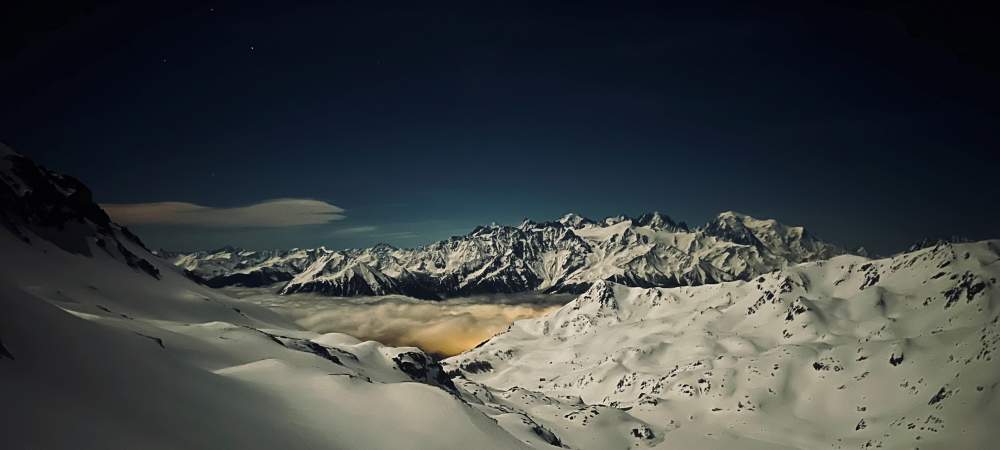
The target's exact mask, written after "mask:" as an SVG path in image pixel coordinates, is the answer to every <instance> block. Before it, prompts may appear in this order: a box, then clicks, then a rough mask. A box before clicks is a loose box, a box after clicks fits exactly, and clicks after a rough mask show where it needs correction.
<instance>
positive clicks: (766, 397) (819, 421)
mask: <svg viewBox="0 0 1000 450" xmlns="http://www.w3.org/2000/svg"><path fill="white" fill-rule="evenodd" d="M729 229H730V230H734V231H732V233H734V234H735V235H741V236H742V237H740V238H739V239H742V240H743V241H744V242H749V239H751V238H753V239H758V240H761V241H763V242H765V243H766V242H768V240H767V239H766V238H765V239H762V238H761V237H760V234H757V233H751V234H746V233H745V232H743V231H741V229H740V228H739V227H738V226H735V227H732V228H729ZM751 235H752V236H751ZM734 238H737V237H736V236H734ZM998 279H1000V241H998V240H993V241H982V242H975V243H963V244H953V243H946V242H942V243H938V244H936V245H932V246H930V247H926V248H923V249H920V250H917V251H914V252H910V253H904V254H900V255H897V256H894V257H892V258H886V259H878V260H870V259H866V258H863V257H859V256H850V255H845V256H838V257H834V258H832V259H830V260H826V261H820V262H814V263H808V264H801V265H797V266H794V267H787V268H784V269H782V270H778V271H775V272H772V273H769V274H765V275H759V276H756V277H754V278H753V279H751V280H748V281H735V282H727V283H720V284H714V285H706V286H696V287H677V288H670V289H663V288H635V287H628V286H624V285H621V284H617V283H612V282H609V281H600V282H597V283H594V284H593V285H592V286H591V288H590V289H589V290H588V291H587V292H585V293H584V294H582V295H580V296H579V297H578V298H576V299H575V300H573V301H572V302H570V303H568V304H566V305H565V306H564V307H563V308H561V309H559V310H557V311H554V312H552V313H550V314H548V315H546V316H543V317H540V318H535V319H529V320H523V321H518V322H515V323H514V324H513V325H512V326H511V327H510V328H509V329H508V330H507V331H505V332H503V333H501V334H499V335H497V336H495V337H493V338H492V339H490V340H489V341H487V342H485V343H483V344H481V345H480V346H478V347H476V348H475V349H473V350H470V351H468V352H466V353H464V354H461V355H458V356H455V357H453V358H450V359H447V360H445V361H444V364H445V367H446V368H447V369H449V370H452V371H453V372H455V373H458V374H461V377H459V378H457V379H456V384H458V385H459V387H460V389H462V390H463V392H467V393H478V394H477V395H476V396H477V398H480V399H482V401H483V403H484V404H486V405H490V404H494V405H498V406H494V407H495V408H501V407H502V408H508V409H509V410H512V411H520V412H523V413H525V414H528V415H530V416H531V418H532V419H533V420H534V421H536V422H538V423H540V424H544V425H546V426H548V427H550V428H552V429H554V430H567V429H568V430H570V431H569V432H562V433H560V437H561V438H562V440H563V442H565V443H566V444H568V445H569V446H570V447H572V448H596V447H594V446H593V445H591V444H589V443H588V442H586V438H584V437H583V436H586V437H590V436H589V435H588V434H587V433H588V431H587V430H588V429H590V432H591V433H592V432H594V431H593V430H592V429H591V428H592V425H588V424H593V423H596V422H598V421H600V420H601V419H600V418H601V417H605V416H608V414H610V412H614V415H613V416H608V417H609V418H610V417H614V420H616V421H619V422H621V423H623V424H633V425H632V427H633V428H634V429H635V430H637V431H634V432H628V431H626V430H625V427H624V426H622V427H621V430H620V432H621V433H622V436H623V437H622V438H621V439H620V440H619V441H616V442H610V443H608V445H607V448H623V443H627V442H628V439H633V440H635V439H652V440H653V441H655V440H657V439H665V440H666V442H671V443H673V444H674V445H680V446H681V447H685V448H704V447H711V448H737V447H738V448H753V447H759V448H774V447H775V446H788V447H794V448H822V447H830V446H833V447H838V448H859V447H860V448H877V447H882V448H899V447H902V446H907V445H912V444H919V447H920V448H944V447H948V446H957V447H963V448H986V447H990V445H991V444H989V442H991V439H994V438H995V431H993V430H992V427H993V426H994V425H992V424H995V423H996V421H997V420H1000V359H997V358H996V356H997V351H998V350H1000V323H998V322H1000V285H998V284H997V283H998V282H997V280H998ZM581 401H582V403H583V404H584V405H590V406H584V405H581ZM542 405H545V406H544V408H543V407H541V406H542ZM820 405H822V406H820ZM608 407H613V408H608ZM609 410H610V411H609ZM607 420H610V419H607ZM605 423H606V422H605ZM789 423H795V425H794V432H789V431H791V429H789V428H787V427H788V425H787V424H789ZM643 427H646V428H643ZM723 430H725V431H723ZM605 431H607V430H605ZM647 431H648V433H647ZM706 436H712V437H710V438H706ZM678 443H685V444H678Z"/></svg>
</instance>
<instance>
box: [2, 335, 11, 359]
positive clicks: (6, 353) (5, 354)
mask: <svg viewBox="0 0 1000 450" xmlns="http://www.w3.org/2000/svg"><path fill="white" fill-rule="evenodd" d="M0 358H10V359H14V355H12V354H11V353H10V351H9V350H7V347H4V345H3V340H0Z"/></svg>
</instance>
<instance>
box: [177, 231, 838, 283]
mask: <svg viewBox="0 0 1000 450" xmlns="http://www.w3.org/2000/svg"><path fill="white" fill-rule="evenodd" d="M843 253H845V251H844V250H843V249H841V248H839V247H837V246H835V245H832V244H829V243H826V242H823V241H821V240H819V239H817V238H815V237H813V236H812V235H810V234H809V233H808V232H806V231H805V229H804V228H802V227H790V226H786V225H783V224H781V223H779V222H777V221H774V220H760V219H756V218H753V217H750V216H747V215H744V214H739V213H735V212H724V213H722V214H719V215H718V216H717V217H716V218H714V219H713V220H712V221H710V222H709V223H707V224H706V225H704V226H702V227H698V228H694V229H692V228H690V227H688V225H687V224H685V223H683V222H675V221H674V220H672V219H671V218H670V217H668V216H666V215H663V214H660V213H658V212H653V213H646V214H643V215H641V216H639V217H637V218H630V217H627V216H617V217H609V218H606V219H604V220H601V221H595V220H591V219H588V218H585V217H582V216H580V215H577V214H566V215H565V216H563V217H562V218H560V219H559V220H555V221H548V222H533V221H530V220H525V221H524V222H522V223H521V224H519V225H517V226H504V225H490V226H480V227H476V228H475V229H474V230H472V232H470V233H469V234H467V235H465V236H455V237H452V238H450V239H447V240H444V241H439V242H436V243H433V244H430V245H427V246H424V247H419V248H414V249H398V248H395V247H392V246H389V245H387V244H379V245H376V246H374V247H370V248H366V249H358V250H342V251H331V250H327V249H325V248H322V247H321V248H319V249H313V250H302V249H293V250H289V251H264V252H256V251H248V250H240V249H234V248H224V249H221V250H218V251H212V252H195V253H189V254H166V256H167V257H169V258H170V259H171V260H172V261H173V262H174V263H175V264H177V265H179V266H181V267H184V268H185V269H187V270H190V271H191V272H193V273H194V274H196V275H197V276H199V277H202V278H204V279H206V280H207V283H208V284H210V285H212V286H225V285H237V284H239V285H244V286H261V285H269V284H273V283H276V282H286V281H287V282H286V283H285V285H284V286H283V287H282V288H281V293H283V294H290V293H296V292H315V293H320V294H326V295H333V296H354V295H386V294H403V295H409V296H413V297H418V298H442V297H449V296H459V295H470V294H482V293H511V292H522V291H533V290H540V291H544V292H550V293H559V292H570V293H578V292H582V291H584V290H586V289H587V288H588V287H589V286H590V285H591V284H592V283H594V282H595V281H600V280H611V281H615V282H618V283H622V284H625V285H629V286H637V287H653V286H659V287H671V286H689V285H701V284H708V283H717V282H722V281H731V280H737V279H748V278H750V277H753V276H755V275H759V274H761V273H767V272H770V271H773V270H776V269H779V268H781V267H785V266H788V265H791V264H797V263H801V262H806V261H814V260H819V259H824V258H829V257H832V256H835V255H839V254H843Z"/></svg>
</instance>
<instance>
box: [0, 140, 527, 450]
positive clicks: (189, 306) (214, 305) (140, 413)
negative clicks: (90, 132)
mask: <svg viewBox="0 0 1000 450" xmlns="http://www.w3.org/2000/svg"><path fill="white" fill-rule="evenodd" d="M0 223H2V224H3V227H2V228H0V398H2V399H3V408H2V409H0V411H2V412H0V424H2V426H0V429H2V433H0V447H2V448H10V449H29V448H31V449H112V448H116V449H117V448H142V449H180V448H198V449H221V448H241V449H276V448H283V449H285V448H288V449H292V448H294V449H316V448H344V449H348V448H349V449H388V448H410V449H426V448H450V449H467V448H472V447H474V448H509V449H518V448H526V444H525V443H524V441H525V440H530V439H534V436H536V434H534V433H532V432H531V430H513V432H509V431H507V430H505V429H504V428H503V427H502V426H500V425H499V424H497V423H496V422H495V421H494V420H492V419H490V418H489V417H487V416H486V415H485V414H483V413H482V412H480V411H478V410H477V409H475V408H473V407H471V406H470V405H467V404H466V403H464V402H463V401H461V399H459V398H458V397H457V396H456V388H455V386H454V385H453V384H452V383H451V381H450V380H449V379H448V378H447V377H446V376H444V373H443V372H442V370H441V367H440V366H439V365H438V364H437V363H435V362H433V361H432V360H431V358H429V357H428V356H427V355H426V354H424V353H423V352H422V351H420V350H419V349H416V348H392V347H386V346H383V345H381V344H378V343H376V342H371V341H369V342H360V341H358V340H356V339H354V338H351V337H349V336H346V335H342V334H336V333H332V334H324V335H319V334H316V333H312V332H308V331H304V330H302V329H300V328H298V327H297V326H296V325H295V324H293V323H290V322H289V321H287V320H286V319H284V318H282V317H280V316H278V315H276V314H274V313H272V312H271V311H269V310H267V309H264V308H259V307H255V306H253V305H250V304H247V303H242V302H239V301H237V300H234V299H232V298H229V297H227V296H226V295H224V294H222V293H220V292H219V291H216V290H214V289H210V288H208V287H205V286H202V285H199V284H196V283H194V282H193V281H191V280H190V279H189V278H188V277H187V276H185V274H184V273H183V272H182V270H181V269H178V268H176V267H174V266H172V265H170V264H169V263H167V262H165V261H163V260H162V259H160V258H157V257H155V256H154V255H152V254H151V253H150V252H149V251H147V250H146V249H145V248H144V247H143V246H142V244H141V242H140V241H139V240H138V239H137V238H135V237H134V236H132V235H131V234H130V233H128V232H127V231H126V230H125V229H124V228H122V227H120V226H119V225H117V224H115V223H113V222H111V221H110V220H108V218H107V215H106V214H104V213H103V211H101V210H100V208H99V207H98V206H97V205H95V204H94V203H93V202H92V201H91V200H90V195H89V191H87V190H86V188H85V187H84V186H83V185H82V184H80V183H79V182H77V181H76V180H73V179H71V178H69V177H65V176H62V175H59V174H56V173H53V172H50V171H47V170H44V169H42V168H39V167H37V166H36V165H35V164H33V163H32V162H31V161H30V160H28V159H26V158H24V157H22V156H20V155H18V154H16V153H14V152H12V151H11V150H9V149H7V148H5V147H2V146H0ZM427 411H433V414H427ZM522 431H523V432H524V433H527V434H526V435H521V434H519V433H521V432H522Z"/></svg>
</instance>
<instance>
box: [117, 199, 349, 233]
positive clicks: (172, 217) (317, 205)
mask: <svg viewBox="0 0 1000 450" xmlns="http://www.w3.org/2000/svg"><path fill="white" fill-rule="evenodd" d="M101 207H103V208H104V210H105V211H107V212H108V215H110V216H111V218H112V219H114V220H115V221H116V222H118V223H122V224H126V225H193V226H205V227H290V226H297V225H315V224H322V223H328V222H332V221H335V220H340V219H343V218H344V215H343V214H342V213H343V212H344V209H343V208H340V207H338V206H336V205H332V204H330V203H327V202H324V201H320V200H312V199H304V198H279V199H274V200H265V201H262V202H259V203H254V204H252V205H247V206H240V207H235V208H215V207H211V206H202V205H196V204H194V203H186V202H156V203H129V204H103V205H101Z"/></svg>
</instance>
